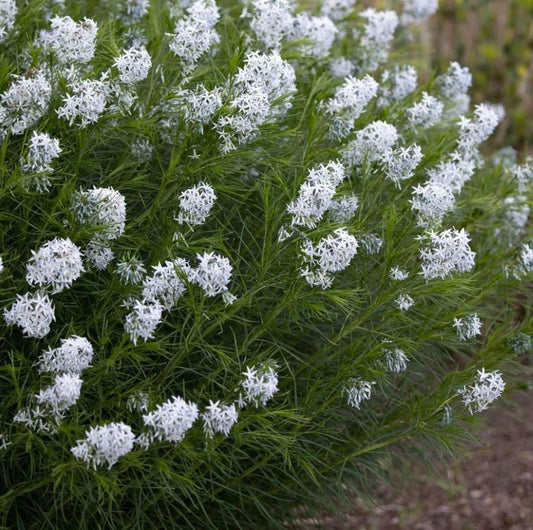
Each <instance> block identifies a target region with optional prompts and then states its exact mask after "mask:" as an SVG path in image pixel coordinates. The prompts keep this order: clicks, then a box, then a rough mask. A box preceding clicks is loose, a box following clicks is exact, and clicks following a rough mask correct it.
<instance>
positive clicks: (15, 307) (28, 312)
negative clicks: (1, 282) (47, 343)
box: [4, 292, 55, 339]
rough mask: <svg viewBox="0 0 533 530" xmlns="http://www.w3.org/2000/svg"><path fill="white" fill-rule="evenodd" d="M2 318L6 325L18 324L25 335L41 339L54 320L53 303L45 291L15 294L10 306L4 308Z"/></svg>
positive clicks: (48, 330) (46, 333)
mask: <svg viewBox="0 0 533 530" xmlns="http://www.w3.org/2000/svg"><path fill="white" fill-rule="evenodd" d="M4 319H5V321H6V324H7V325H8V326H13V325H17V326H20V327H21V328H22V331H23V333H24V335H25V336H26V337H33V338H36V339H42V338H43V337H45V336H46V335H48V333H49V332H50V324H51V323H52V321H53V320H55V312H54V305H53V304H52V300H50V298H49V297H48V295H47V294H46V293H42V292H37V293H35V294H30V293H26V294H25V295H20V294H17V300H16V301H15V302H13V304H12V305H11V308H10V309H7V307H6V308H4Z"/></svg>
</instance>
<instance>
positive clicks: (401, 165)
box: [381, 144, 423, 188]
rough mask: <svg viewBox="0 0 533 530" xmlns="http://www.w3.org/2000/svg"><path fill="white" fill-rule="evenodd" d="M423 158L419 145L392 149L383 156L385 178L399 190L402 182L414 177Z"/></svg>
mask: <svg viewBox="0 0 533 530" xmlns="http://www.w3.org/2000/svg"><path fill="white" fill-rule="evenodd" d="M422 157H423V155H422V149H421V148H420V146H419V145H417V144H413V145H410V146H409V147H399V148H397V149H390V150H388V151H386V152H385V153H384V154H383V156H382V158H381V167H382V169H383V171H384V172H385V176H386V177H387V178H388V179H390V180H392V182H394V185H395V186H396V187H397V188H399V187H400V185H401V182H402V181H404V180H409V179H410V178H412V177H413V176H414V174H415V170H416V168H417V167H418V164H420V162H421V161H422Z"/></svg>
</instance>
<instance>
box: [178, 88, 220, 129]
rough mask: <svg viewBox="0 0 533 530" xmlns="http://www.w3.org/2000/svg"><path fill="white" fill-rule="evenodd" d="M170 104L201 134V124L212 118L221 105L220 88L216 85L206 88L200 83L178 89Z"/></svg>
mask: <svg viewBox="0 0 533 530" xmlns="http://www.w3.org/2000/svg"><path fill="white" fill-rule="evenodd" d="M171 104H172V107H173V110H175V111H176V112H177V113H178V114H183V118H184V119H185V122H186V123H188V124H194V125H195V126H196V127H197V130H198V132H200V133H201V134H202V133H203V131H204V128H203V126H204V125H206V124H208V123H209V122H210V121H211V120H212V119H213V117H214V115H215V113H216V112H217V111H218V110H219V109H220V107H221V106H222V89H221V88H220V87H216V88H214V89H213V90H207V89H206V88H205V86H204V85H202V84H201V83H200V84H199V85H197V86H195V87H194V89H186V90H185V89H184V90H180V91H179V92H178V94H177V95H176V97H175V98H174V99H173V100H172V101H171ZM171 123H172V120H170V121H169V125H171Z"/></svg>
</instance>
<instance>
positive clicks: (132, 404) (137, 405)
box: [126, 390, 150, 412]
mask: <svg viewBox="0 0 533 530" xmlns="http://www.w3.org/2000/svg"><path fill="white" fill-rule="evenodd" d="M149 402H150V400H149V398H148V394H147V393H146V392H143V391H142V390H137V391H135V392H134V393H133V394H130V395H129V396H128V400H127V402H126V408H127V409H128V410H129V411H130V412H134V411H137V412H148V405H149Z"/></svg>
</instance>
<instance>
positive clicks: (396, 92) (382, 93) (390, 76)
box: [378, 64, 418, 107]
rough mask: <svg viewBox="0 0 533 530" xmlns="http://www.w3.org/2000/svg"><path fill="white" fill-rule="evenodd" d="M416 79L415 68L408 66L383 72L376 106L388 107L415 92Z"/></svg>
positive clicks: (396, 67)
mask: <svg viewBox="0 0 533 530" xmlns="http://www.w3.org/2000/svg"><path fill="white" fill-rule="evenodd" d="M417 77H418V74H417V71H416V68H415V67H414V66H411V65H409V64H404V65H401V66H398V65H396V66H395V67H394V68H392V69H390V70H385V71H384V72H383V74H382V76H381V84H380V86H379V92H378V93H379V98H378V106H380V107H385V106H390V105H392V104H394V103H396V102H398V101H401V100H402V99H404V98H406V97H407V96H408V95H409V94H411V93H412V92H414V91H415V90H416V84H417Z"/></svg>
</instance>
